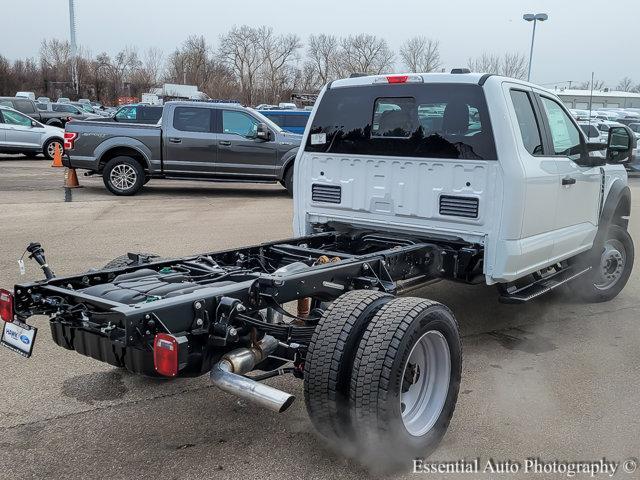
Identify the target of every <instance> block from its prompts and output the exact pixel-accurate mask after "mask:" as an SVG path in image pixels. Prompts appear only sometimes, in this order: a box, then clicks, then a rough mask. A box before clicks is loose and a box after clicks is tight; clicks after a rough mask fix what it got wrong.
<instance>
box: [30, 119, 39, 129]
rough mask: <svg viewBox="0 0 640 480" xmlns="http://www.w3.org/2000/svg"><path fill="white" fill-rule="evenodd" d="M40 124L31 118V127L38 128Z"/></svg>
mask: <svg viewBox="0 0 640 480" xmlns="http://www.w3.org/2000/svg"><path fill="white" fill-rule="evenodd" d="M39 126H40V125H38V122H36V121H35V120H31V127H32V128H38V127H39Z"/></svg>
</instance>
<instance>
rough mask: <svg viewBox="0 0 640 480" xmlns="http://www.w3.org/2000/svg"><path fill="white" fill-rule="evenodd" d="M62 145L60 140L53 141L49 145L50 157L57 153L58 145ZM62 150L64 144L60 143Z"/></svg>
mask: <svg viewBox="0 0 640 480" xmlns="http://www.w3.org/2000/svg"><path fill="white" fill-rule="evenodd" d="M58 145H60V143H59V142H51V143H50V144H49V145H47V153H48V154H49V156H50V157H53V156H54V155H55V154H56V146H58ZM60 152H61V153H62V145H60Z"/></svg>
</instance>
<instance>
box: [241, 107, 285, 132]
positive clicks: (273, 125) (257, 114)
mask: <svg viewBox="0 0 640 480" xmlns="http://www.w3.org/2000/svg"><path fill="white" fill-rule="evenodd" d="M249 110H251V113H253V115H254V116H255V117H256V118H257V119H258V120H260V121H261V122H262V123H266V124H267V125H268V126H269V128H271V129H273V130H275V131H276V132H278V133H283V132H284V130H282V128H280V127H279V126H278V124H277V123H274V122H273V120H269V119H268V118H267V117H265V116H264V115H262V114H261V113H260V112H258V111H257V110H254V109H253V108H249Z"/></svg>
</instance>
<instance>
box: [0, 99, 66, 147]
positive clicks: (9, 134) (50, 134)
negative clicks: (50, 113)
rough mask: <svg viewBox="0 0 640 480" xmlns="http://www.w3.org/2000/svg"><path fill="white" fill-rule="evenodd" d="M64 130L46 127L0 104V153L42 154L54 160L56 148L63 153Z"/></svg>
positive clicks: (50, 126)
mask: <svg viewBox="0 0 640 480" xmlns="http://www.w3.org/2000/svg"><path fill="white" fill-rule="evenodd" d="M63 143H64V130H63V129H62V128H59V127H56V126H53V125H45V124H43V123H41V122H39V121H37V120H34V119H33V118H31V117H29V116H27V115H25V114H23V113H20V112H19V111H17V110H15V109H14V108H10V107H7V106H4V105H1V104H0V152H2V153H23V154H25V155H34V154H39V153H42V154H44V156H45V158H48V159H52V158H53V155H54V154H55V151H56V148H60V149H61V150H60V151H62V147H63Z"/></svg>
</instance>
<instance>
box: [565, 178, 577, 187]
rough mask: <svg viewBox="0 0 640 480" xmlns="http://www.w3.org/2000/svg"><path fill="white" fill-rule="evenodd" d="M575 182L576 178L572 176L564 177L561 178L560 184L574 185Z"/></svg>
mask: <svg viewBox="0 0 640 480" xmlns="http://www.w3.org/2000/svg"><path fill="white" fill-rule="evenodd" d="M575 183H576V179H575V178H572V177H564V178H563V179H562V185H574V184H575Z"/></svg>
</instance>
